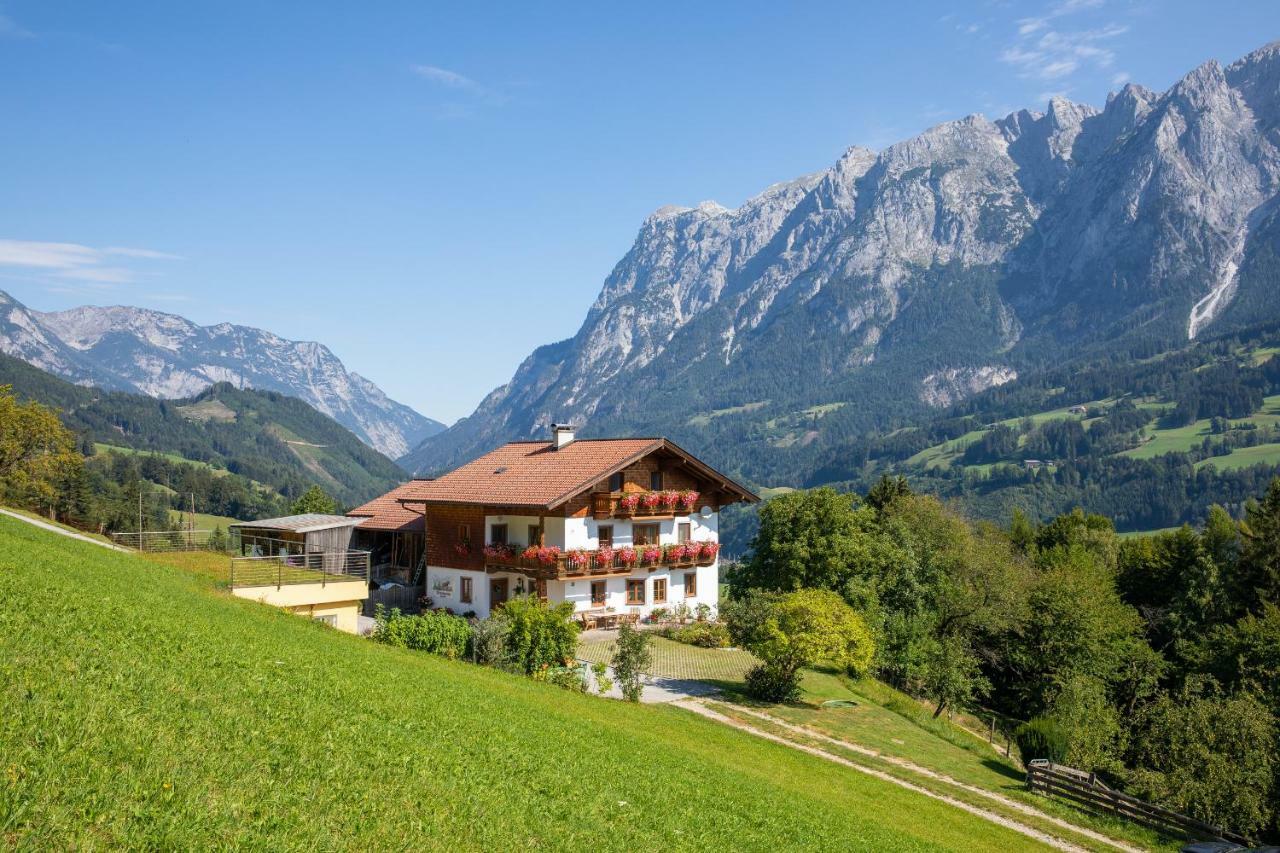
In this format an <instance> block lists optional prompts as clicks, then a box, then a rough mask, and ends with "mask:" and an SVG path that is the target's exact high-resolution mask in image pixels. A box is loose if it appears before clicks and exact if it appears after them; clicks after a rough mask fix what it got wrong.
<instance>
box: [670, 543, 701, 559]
mask: <svg viewBox="0 0 1280 853" xmlns="http://www.w3.org/2000/svg"><path fill="white" fill-rule="evenodd" d="M691 552H692V553H691ZM697 552H698V546H697V545H668V546H667V559H668V560H669V561H671V562H675V563H679V562H681V561H682V560H687V559H689V558H690V557H694V556H696V555H697Z"/></svg>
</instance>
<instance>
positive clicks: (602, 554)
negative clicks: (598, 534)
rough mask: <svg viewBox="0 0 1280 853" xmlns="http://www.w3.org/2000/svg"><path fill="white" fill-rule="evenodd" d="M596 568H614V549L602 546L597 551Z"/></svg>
mask: <svg viewBox="0 0 1280 853" xmlns="http://www.w3.org/2000/svg"><path fill="white" fill-rule="evenodd" d="M596 566H598V567H599V568H602V569H611V568H613V548H611V547H609V546H608V545H601V546H600V549H599V550H598V551H596Z"/></svg>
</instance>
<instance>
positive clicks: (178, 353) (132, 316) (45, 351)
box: [0, 291, 444, 458]
mask: <svg viewBox="0 0 1280 853" xmlns="http://www.w3.org/2000/svg"><path fill="white" fill-rule="evenodd" d="M0 352H4V353H6V354H8V355H11V356H14V357H15V358H20V359H22V360H23V361H26V362H28V363H30V364H33V365H35V366H36V367H39V368H40V369H42V370H46V371H48V372H50V373H53V374H55V375H57V376H61V377H62V378H64V379H68V380H70V381H72V382H75V383H77V384H81V385H94V386H97V387H100V388H104V389H106V390H111V391H129V392H134V393H140V394H146V395H147V396H150V397H159V398H167V399H174V398H180V397H191V396H194V395H196V394H198V393H200V392H201V391H203V390H204V389H205V388H208V387H209V386H210V385H212V384H214V383H217V382H228V383H231V384H232V385H235V386H237V387H248V388H258V389H263V390H270V391H278V392H281V393H283V394H288V395H290V396H294V397H297V398H299V399H300V400H303V401H304V402H306V403H308V404H309V405H311V406H312V407H313V408H315V409H316V410H317V411H319V412H321V413H323V414H325V415H328V416H329V417H331V418H333V419H334V420H336V421H337V422H338V423H340V424H342V425H343V426H345V427H347V428H348V429H349V430H351V431H352V432H353V433H355V434H356V436H357V437H358V438H360V439H361V440H362V441H364V442H365V443H366V444H368V445H369V446H371V447H373V448H375V449H376V450H378V451H380V452H381V453H383V454H385V455H386V456H389V457H391V458H396V457H399V456H402V455H404V453H406V452H407V451H408V450H410V449H411V448H412V447H413V446H415V445H416V444H418V443H419V442H421V441H422V440H423V439H424V438H426V437H428V436H430V435H433V434H435V433H437V432H439V431H441V430H443V429H444V425H443V424H441V423H439V422H437V421H434V420H432V419H430V418H427V417H424V416H422V415H420V414H418V413H417V412H415V411H414V410H413V409H411V408H409V407H408V406H405V405H403V404H402V403H398V402H396V401H395V400H392V399H391V398H389V397H388V396H387V395H386V394H385V393H384V392H383V391H382V389H380V388H379V387H378V386H377V385H375V384H373V383H372V382H370V381H369V380H368V379H365V378H364V377H363V376H360V375H359V374H357V373H351V372H349V371H347V369H346V368H345V367H344V366H343V364H342V362H341V361H339V360H338V358H337V356H335V355H334V354H333V353H332V352H330V350H329V348H328V347H326V346H324V345H323V344H318V343H313V342H301V341H290V340H286V339H284V338H281V337H279V336H277V335H274V334H272V333H271V332H266V331H263V330H261V329H254V328H251V327H248V326H237V325H233V324H231V323H219V324H217V325H215V326H198V325H196V324H195V323H192V322H191V321H190V320H187V319H185V318H183V317H180V316H177V315H175V314H165V313H162V312H159V311H151V310H147V309H143V308H128V307H122V306H113V307H106V308H99V307H94V306H82V307H80V308H72V309H70V310H67V311H55V312H49V313H43V312H39V311H33V310H31V309H29V308H27V307H26V306H24V305H22V304H21V303H20V302H18V301H17V300H16V299H14V298H13V297H12V296H10V295H9V294H7V293H4V292H3V291H0Z"/></svg>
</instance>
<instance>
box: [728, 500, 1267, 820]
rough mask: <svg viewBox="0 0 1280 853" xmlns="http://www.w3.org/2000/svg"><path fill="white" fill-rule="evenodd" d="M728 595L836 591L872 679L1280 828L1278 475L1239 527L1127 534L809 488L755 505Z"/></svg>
mask: <svg viewBox="0 0 1280 853" xmlns="http://www.w3.org/2000/svg"><path fill="white" fill-rule="evenodd" d="M730 588H731V590H732V596H733V598H734V599H737V600H747V601H750V600H751V597H752V596H754V595H758V594H761V593H763V594H776V593H790V592H794V591H799V590H825V591H829V592H833V593H836V594H838V595H839V596H840V597H841V598H842V599H843V600H844V601H845V602H846V603H847V604H848V605H849V606H850V607H851V608H853V610H855V611H856V612H857V613H858V614H859V615H860V616H861V619H862V621H863V622H865V624H866V625H867V626H868V627H869V629H870V631H871V633H872V635H873V637H874V643H873V645H874V649H875V652H874V658H873V660H872V661H871V662H870V664H869V666H868V667H867V669H868V670H869V672H870V674H874V675H876V676H877V677H879V678H881V679H883V680H885V681H888V682H889V683H891V684H893V685H894V686H896V687H898V688H900V689H902V690H904V691H907V692H909V693H911V694H913V695H915V696H917V697H921V698H922V699H927V700H928V701H929V702H930V703H931V704H932V705H933V707H934V708H935V713H936V714H942V713H944V712H945V711H946V710H947V709H949V708H962V709H984V710H985V711H987V712H988V713H995V714H998V715H999V716H1000V717H1001V718H1002V719H1003V720H1005V721H1006V725H1008V726H1009V727H1010V728H1011V729H1013V730H1014V731H1016V732H1027V731H1031V730H1034V731H1035V732H1036V734H1037V735H1038V736H1040V737H1041V738H1042V741H1043V742H1044V743H1045V744H1047V748H1048V749H1049V750H1050V757H1052V758H1054V759H1056V760H1058V761H1061V762H1065V763H1066V764H1069V765H1071V766H1073V767H1076V768H1080V769H1083V770H1086V771H1090V772H1096V773H1098V774H1099V775H1100V776H1101V777H1102V778H1104V779H1105V780H1107V781H1108V783H1109V784H1112V785H1113V786H1114V787H1117V788H1120V789H1122V790H1124V791H1126V792H1128V793H1131V794H1134V795H1136V796H1138V797H1141V798H1143V799H1146V800H1149V801H1153V802H1156V803H1159V804H1162V805H1165V806H1167V807H1169V808H1172V809H1175V810H1177V811H1180V812H1182V813H1185V814H1190V815H1192V816H1194V817H1196V818H1198V819H1200V820H1203V821H1205V822H1207V823H1212V824H1215V825H1219V826H1225V827H1228V828H1230V829H1233V830H1235V831H1237V832H1239V833H1241V834H1244V835H1248V836H1251V837H1265V838H1269V839H1277V838H1280V823H1278V822H1277V821H1278V819H1280V778H1278V773H1280V762H1278V761H1277V755H1280V741H1278V740H1277V731H1278V728H1277V727H1278V725H1280V606H1278V605H1280V479H1277V480H1274V481H1272V483H1271V484H1270V486H1269V488H1267V490H1266V492H1265V496H1264V497H1263V498H1262V500H1260V501H1249V502H1247V504H1246V506H1245V509H1244V513H1243V518H1242V519H1241V520H1239V521H1237V520H1235V519H1233V518H1232V517H1231V516H1230V515H1229V514H1228V513H1227V512H1226V511H1225V510H1224V509H1222V508H1221V507H1212V508H1210V510H1209V512H1208V513H1207V515H1206V516H1205V517H1204V518H1203V519H1202V521H1201V526H1200V527H1199V528H1198V529H1197V528H1193V527H1191V526H1190V525H1186V526H1183V527H1181V528H1179V529H1177V530H1176V531H1172V532H1168V533H1162V534H1159V535H1155V536H1145V537H1132V538H1122V537H1120V536H1118V535H1117V534H1116V532H1115V528H1114V525H1113V524H1112V522H1111V521H1110V520H1109V519H1107V518H1106V517H1104V516H1101V515H1097V514H1091V513H1085V512H1083V511H1080V510H1076V511H1073V512H1070V513H1066V514H1064V515H1060V516H1058V517H1056V518H1053V519H1052V520H1050V521H1047V522H1045V523H1037V522H1034V521H1031V520H1029V519H1028V518H1027V516H1026V515H1024V514H1022V513H1014V514H1013V515H1012V516H1011V517H1009V518H1008V519H1006V522H1005V523H1004V524H1003V525H995V524H992V523H990V522H973V521H970V520H968V519H966V518H965V517H964V516H962V515H961V514H959V513H957V512H956V511H954V510H953V509H950V508H948V507H947V506H945V505H944V504H942V503H941V502H940V501H939V500H937V499H936V498H934V497H931V496H923V495H918V494H915V493H914V492H913V491H912V490H911V488H910V486H909V485H908V484H907V483H906V481H905V480H902V479H890V478H885V479H883V480H881V481H880V482H879V483H877V484H876V485H875V486H874V487H873V488H872V489H871V490H870V491H869V492H868V493H867V494H866V495H865V497H863V496H859V495H856V494H850V493H842V492H837V491H836V490H834V489H830V488H817V489H813V490H810V491H798V492H793V493H791V494H785V495H781V496H779V497H777V498H774V499H773V500H771V501H770V502H769V503H767V504H766V505H765V506H764V507H763V508H762V509H761V511H760V526H759V530H758V532H757V533H756V535H755V537H754V538H753V539H752V542H751V545H750V548H749V550H748V553H747V556H746V558H745V559H744V560H743V561H742V562H741V563H740V564H739V565H738V567H737V568H736V570H735V571H734V573H733V575H732V579H731V587H730ZM730 607H732V605H730Z"/></svg>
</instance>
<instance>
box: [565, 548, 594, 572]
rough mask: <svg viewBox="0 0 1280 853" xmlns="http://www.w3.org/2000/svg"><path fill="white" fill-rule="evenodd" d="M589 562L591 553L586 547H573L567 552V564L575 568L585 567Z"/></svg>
mask: <svg viewBox="0 0 1280 853" xmlns="http://www.w3.org/2000/svg"><path fill="white" fill-rule="evenodd" d="M590 564H591V554H590V552H588V551H587V550H586V549H583V548H574V549H573V550H572V551H570V552H569V565H570V566H572V567H573V568H575V569H585V568H586V567H587V566H589V565H590Z"/></svg>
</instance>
